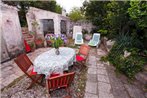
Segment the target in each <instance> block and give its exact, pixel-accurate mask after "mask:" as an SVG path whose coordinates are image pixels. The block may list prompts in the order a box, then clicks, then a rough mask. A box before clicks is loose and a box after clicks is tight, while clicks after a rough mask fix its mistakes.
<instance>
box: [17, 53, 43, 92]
mask: <svg viewBox="0 0 147 98" xmlns="http://www.w3.org/2000/svg"><path fill="white" fill-rule="evenodd" d="M14 61H15V63H16V64H17V65H18V67H19V68H20V69H21V70H22V71H23V72H24V73H25V74H26V75H27V76H28V77H29V78H30V79H31V80H32V83H31V84H30V86H29V87H28V88H27V89H29V88H31V87H32V85H33V84H34V83H37V84H39V85H41V86H43V85H42V84H41V83H39V82H38V81H39V80H40V79H41V78H43V75H37V72H34V68H33V63H32V62H31V61H30V59H29V58H28V56H27V55H26V54H21V55H20V56H18V57H17V58H16V59H15V60H14Z"/></svg>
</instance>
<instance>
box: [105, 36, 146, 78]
mask: <svg viewBox="0 0 147 98" xmlns="http://www.w3.org/2000/svg"><path fill="white" fill-rule="evenodd" d="M139 46H140V44H139ZM134 47H138V40H136V39H135V38H132V37H130V36H128V35H127V34H126V35H120V36H118V37H117V40H116V42H115V44H114V46H113V47H112V49H111V51H110V53H109V54H108V57H107V59H108V60H109V61H110V63H112V64H113V65H114V66H115V67H116V70H117V71H119V72H122V73H124V74H125V75H126V76H128V77H129V78H131V79H132V78H134V75H135V74H136V73H137V72H139V71H140V70H142V67H143V65H144V64H145V62H146V61H145V58H144V57H141V56H139V55H138V54H139V51H140V49H138V48H134ZM125 50H127V51H129V52H131V55H130V56H128V57H124V51H125Z"/></svg>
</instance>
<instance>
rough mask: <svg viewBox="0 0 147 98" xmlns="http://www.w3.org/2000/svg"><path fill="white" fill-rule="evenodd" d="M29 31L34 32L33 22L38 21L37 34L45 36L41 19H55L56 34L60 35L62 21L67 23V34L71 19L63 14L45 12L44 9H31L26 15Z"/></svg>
mask: <svg viewBox="0 0 147 98" xmlns="http://www.w3.org/2000/svg"><path fill="white" fill-rule="evenodd" d="M26 19H27V23H28V29H29V31H33V27H32V25H31V24H32V22H33V21H36V22H37V23H38V27H37V28H36V31H37V34H43V27H42V26H43V25H42V22H41V19H53V21H54V33H55V34H60V32H61V29H60V22H61V20H65V21H67V32H69V25H68V24H69V22H68V21H69V19H68V18H67V17H65V16H62V15H61V14H57V13H54V12H50V11H45V10H42V9H38V8H34V7H30V9H29V11H28V13H27V15H26Z"/></svg>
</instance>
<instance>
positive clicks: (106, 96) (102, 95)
mask: <svg viewBox="0 0 147 98" xmlns="http://www.w3.org/2000/svg"><path fill="white" fill-rule="evenodd" d="M99 98H114V96H113V94H112V93H107V92H103V91H99Z"/></svg>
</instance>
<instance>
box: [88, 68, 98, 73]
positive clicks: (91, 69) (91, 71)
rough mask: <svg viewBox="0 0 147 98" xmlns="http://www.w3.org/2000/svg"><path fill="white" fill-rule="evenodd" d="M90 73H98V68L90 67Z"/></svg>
mask: <svg viewBox="0 0 147 98" xmlns="http://www.w3.org/2000/svg"><path fill="white" fill-rule="evenodd" d="M88 74H97V69H95V68H88Z"/></svg>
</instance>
